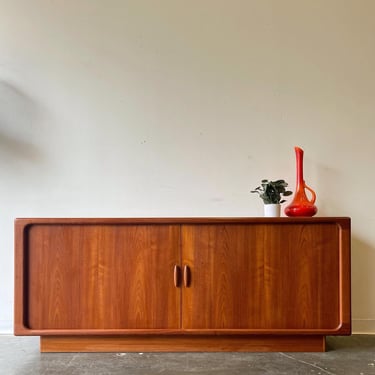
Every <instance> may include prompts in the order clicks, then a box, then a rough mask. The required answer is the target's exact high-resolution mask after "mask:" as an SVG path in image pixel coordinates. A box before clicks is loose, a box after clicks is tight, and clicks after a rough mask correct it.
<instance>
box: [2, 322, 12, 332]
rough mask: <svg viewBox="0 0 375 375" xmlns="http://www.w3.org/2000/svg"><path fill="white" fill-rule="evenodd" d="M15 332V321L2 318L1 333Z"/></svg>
mask: <svg viewBox="0 0 375 375" xmlns="http://www.w3.org/2000/svg"><path fill="white" fill-rule="evenodd" d="M10 334H13V322H12V321H11V320H0V335H10Z"/></svg>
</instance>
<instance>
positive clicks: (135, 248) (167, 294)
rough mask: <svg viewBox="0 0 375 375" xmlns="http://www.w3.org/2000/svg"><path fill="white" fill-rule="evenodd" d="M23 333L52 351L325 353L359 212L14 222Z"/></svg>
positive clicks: (18, 329) (345, 305) (347, 313)
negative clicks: (353, 214) (350, 215)
mask: <svg viewBox="0 0 375 375" xmlns="http://www.w3.org/2000/svg"><path fill="white" fill-rule="evenodd" d="M14 332H15V334H16V335H36V336H41V340H40V341H41V347H40V349H41V351H43V352H80V351H87V352H92V351H98V352H99V351H100V352H106V351H324V350H325V336H326V335H349V334H350V333H351V308H350V219H349V218H338V217H316V218H162V219H156V218H153V219H140V218H137V219H109V218H106V219H41V218H38V219H16V220H15V322H14Z"/></svg>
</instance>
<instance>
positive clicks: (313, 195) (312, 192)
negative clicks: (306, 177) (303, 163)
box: [305, 184, 316, 204]
mask: <svg viewBox="0 0 375 375" xmlns="http://www.w3.org/2000/svg"><path fill="white" fill-rule="evenodd" d="M305 189H307V190H308V191H309V192H310V193H311V200H310V203H311V204H314V203H315V200H316V194H315V191H314V190H313V189H311V187H308V186H307V185H306V184H305Z"/></svg>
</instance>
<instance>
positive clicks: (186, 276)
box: [184, 264, 191, 288]
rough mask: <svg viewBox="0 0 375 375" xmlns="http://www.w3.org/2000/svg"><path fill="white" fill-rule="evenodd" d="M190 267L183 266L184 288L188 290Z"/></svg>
mask: <svg viewBox="0 0 375 375" xmlns="http://www.w3.org/2000/svg"><path fill="white" fill-rule="evenodd" d="M190 278H191V275H190V267H189V266H188V265H186V264H185V265H184V287H185V288H188V287H189V286H190Z"/></svg>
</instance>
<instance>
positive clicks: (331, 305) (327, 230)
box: [182, 223, 341, 332]
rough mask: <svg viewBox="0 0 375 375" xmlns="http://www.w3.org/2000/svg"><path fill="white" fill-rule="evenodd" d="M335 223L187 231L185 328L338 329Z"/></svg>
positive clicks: (189, 228)
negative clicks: (187, 283)
mask: <svg viewBox="0 0 375 375" xmlns="http://www.w3.org/2000/svg"><path fill="white" fill-rule="evenodd" d="M339 237H340V236H339V227H338V226H337V225H336V224H335V223H317V224H311V223H310V224H308V225H305V224H303V223H298V224H297V223H282V224H276V223H275V224H272V223H271V224H267V225H263V224H255V223H254V224H251V225H247V224H246V225H243V224H223V225H184V226H183V227H182V249H183V253H182V262H183V264H185V265H187V266H188V267H189V268H190V271H191V272H190V273H191V275H190V285H189V286H188V287H187V288H185V289H184V290H183V301H182V306H183V319H182V326H183V328H184V329H198V330H199V329H200V330H205V329H217V330H220V329H224V330H225V329H227V330H231V329H244V330H250V331H251V330H254V331H256V330H261V331H262V330H263V331H267V330H273V332H275V330H284V331H285V330H291V331H292V330H305V331H306V332H308V331H310V330H327V329H328V330H330V329H332V330H335V329H337V327H339V326H340V324H341V320H340V306H339V299H340V270H339V264H340V261H339V256H340V238H339Z"/></svg>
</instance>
